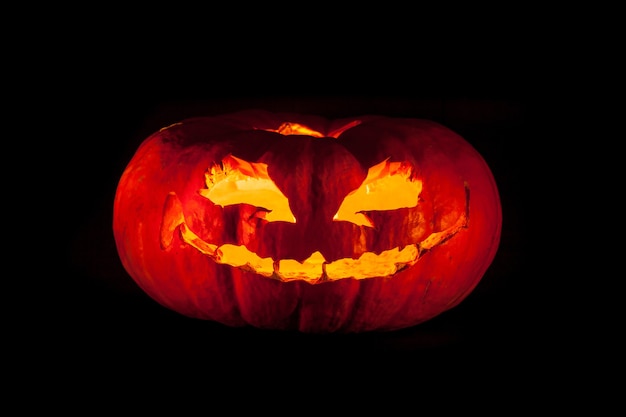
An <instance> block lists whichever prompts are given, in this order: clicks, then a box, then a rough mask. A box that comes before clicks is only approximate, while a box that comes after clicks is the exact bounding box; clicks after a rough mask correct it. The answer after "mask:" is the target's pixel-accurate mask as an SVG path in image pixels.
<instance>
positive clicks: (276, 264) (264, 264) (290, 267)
mask: <svg viewBox="0 0 626 417" xmlns="http://www.w3.org/2000/svg"><path fill="white" fill-rule="evenodd" d="M467 220H468V216H467V213H463V215H461V216H460V217H459V219H458V220H457V222H456V223H455V224H454V225H453V226H452V227H450V228H448V229H446V230H444V231H442V232H436V233H432V234H431V235H430V236H428V238H426V239H425V240H423V241H422V242H420V243H419V244H411V245H407V246H405V247H404V248H403V249H400V248H398V247H396V248H394V249H390V250H385V251H383V252H381V253H379V254H375V253H373V252H366V253H363V254H362V255H361V256H360V257H359V258H358V259H352V258H343V259H338V260H335V261H333V262H327V261H326V259H324V257H323V256H322V254H321V253H320V252H314V253H313V254H311V256H310V257H309V258H308V259H306V260H304V261H303V262H299V261H296V260H293V259H283V260H279V261H276V260H273V259H272V258H261V257H260V256H258V255H257V254H256V253H254V252H252V251H250V250H248V249H247V248H246V247H245V246H243V245H232V244H224V245H221V246H217V245H215V244H212V243H208V242H205V241H204V240H202V239H200V237H198V236H197V235H196V234H195V233H194V232H193V231H192V230H190V229H189V227H188V226H187V223H186V221H185V216H184V213H183V207H182V204H181V202H180V200H179V198H178V197H177V196H176V193H174V192H171V193H169V194H168V196H167V199H166V203H165V210H164V216H163V222H162V224H161V247H162V248H163V249H166V248H168V247H169V246H170V245H171V244H172V241H173V238H174V233H175V232H177V231H178V233H179V234H180V238H181V239H182V240H183V241H184V242H185V243H187V244H189V245H190V246H192V247H194V248H195V249H197V250H198V251H200V252H201V253H202V254H204V255H207V256H209V257H210V258H212V259H213V260H214V261H215V262H216V263H219V264H227V265H231V266H233V267H237V268H241V269H244V270H247V271H251V272H255V273H257V274H260V275H263V276H265V277H268V278H274V279H278V280H280V281H293V280H301V281H306V282H309V283H317V282H322V281H335V280H339V279H345V278H355V279H364V278H373V277H381V276H391V275H393V274H395V273H397V272H399V271H401V270H402V269H404V268H406V267H409V266H411V265H413V264H415V263H416V262H417V261H418V260H419V258H420V257H421V256H422V255H423V254H424V253H425V252H426V251H428V250H429V249H431V248H432V247H434V246H436V245H438V244H440V243H443V242H444V241H446V240H448V239H449V238H450V237H452V236H453V235H454V234H456V233H457V232H458V231H459V230H461V229H462V228H465V227H467Z"/></svg>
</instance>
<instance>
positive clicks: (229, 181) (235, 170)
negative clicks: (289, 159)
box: [199, 155, 296, 223]
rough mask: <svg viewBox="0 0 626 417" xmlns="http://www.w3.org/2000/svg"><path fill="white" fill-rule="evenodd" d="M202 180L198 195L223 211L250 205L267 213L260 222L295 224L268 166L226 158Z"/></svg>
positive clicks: (231, 157) (294, 219) (232, 157)
mask: <svg viewBox="0 0 626 417" xmlns="http://www.w3.org/2000/svg"><path fill="white" fill-rule="evenodd" d="M205 178H206V185H207V188H206V189H201V190H200V191H199V193H200V195H202V196H203V197H205V198H208V199H209V200H211V201H212V202H213V203H214V204H217V205H219V206H222V207H224V206H229V205H232V204H244V203H245V204H250V205H252V206H255V207H259V208H262V209H265V210H267V213H265V215H264V216H263V218H264V219H265V220H267V221H268V222H275V221H284V222H289V223H295V222H296V218H295V216H294V215H293V213H292V212H291V209H290V208H289V200H287V197H285V195H284V194H283V193H282V192H281V191H280V190H279V189H278V187H277V186H276V184H275V183H274V181H272V179H271V178H270V177H269V175H268V173H267V164H263V163H259V162H247V161H244V160H243V159H239V158H237V157H235V156H233V155H228V156H226V157H225V158H224V159H223V160H222V164H221V166H220V165H214V166H213V167H211V169H210V170H209V171H208V172H207V173H206V174H205Z"/></svg>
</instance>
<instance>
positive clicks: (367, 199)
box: [333, 158, 422, 227]
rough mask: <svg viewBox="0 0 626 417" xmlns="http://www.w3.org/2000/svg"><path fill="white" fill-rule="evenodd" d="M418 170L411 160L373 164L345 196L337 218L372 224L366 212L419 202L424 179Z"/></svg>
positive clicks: (361, 223)
mask: <svg viewBox="0 0 626 417" xmlns="http://www.w3.org/2000/svg"><path fill="white" fill-rule="evenodd" d="M414 171H415V170H414V169H413V165H411V164H410V163H407V162H390V161H389V158H387V159H385V160H384V161H382V162H380V163H378V164H376V165H374V166H372V167H370V169H369V170H368V172H367V177H366V178H365V180H363V182H362V183H361V185H360V186H359V187H358V188H357V189H355V190H353V191H352V192H350V193H349V194H348V195H347V196H346V197H345V198H344V200H343V202H342V203H341V206H340V207H339V209H338V210H337V213H336V214H335V215H334V217H333V220H340V221H341V220H343V221H350V222H352V223H355V224H357V225H361V226H369V227H372V226H373V225H372V223H371V221H370V220H369V219H368V218H367V216H366V215H365V214H363V212H367V211H381V210H395V209H399V208H409V207H415V206H417V203H418V197H419V195H420V193H421V192H422V181H421V180H419V179H417V178H416V177H415V175H414Z"/></svg>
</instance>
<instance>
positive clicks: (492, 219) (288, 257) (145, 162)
mask: <svg viewBox="0 0 626 417" xmlns="http://www.w3.org/2000/svg"><path fill="white" fill-rule="evenodd" d="M501 224H502V217H501V206H500V199H499V194H498V190H497V187H496V183H495V181H494V178H493V175H492V173H491V171H490V169H489V168H488V166H487V164H486V163H485V161H484V159H483V158H482V157H481V155H480V154H479V153H478V152H477V151H476V150H475V149H474V148H473V147H472V146H471V145H470V144H469V143H468V142H466V141H465V140H464V139H463V138H461V137H460V136H459V135H457V134H456V133H454V132H453V131H451V130H450V129H448V128H446V127H444V126H441V125H439V124H437V123H434V122H432V121H427V120H422V119H410V118H390V117H383V116H363V117H355V118H346V119H341V120H327V119H324V118H322V117H318V116H312V115H300V114H277V113H270V112H265V111H260V110H251V111H242V112H237V113H233V114H227V115H222V116H214V117H198V118H192V119H188V120H184V121H182V122H180V123H176V124H173V125H171V126H168V127H165V128H163V129H161V130H160V131H158V132H156V133H154V134H153V135H151V136H150V137H148V138H147V139H146V140H145V141H144V142H143V143H142V144H141V146H140V147H139V149H138V150H137V151H136V153H135V155H134V156H133V158H132V159H131V161H130V163H129V164H128V166H127V167H126V169H125V171H124V173H123V175H122V177H121V179H120V181H119V184H118V188H117V192H116V196H115V203H114V213H113V232H114V236H115V241H116V245H117V250H118V253H119V256H120V259H121V261H122V264H123V265H124V267H125V269H126V270H127V271H128V273H129V274H130V276H131V277H132V278H133V279H134V280H135V281H136V282H137V284H138V285H139V286H140V287H141V288H142V289H143V290H144V291H145V292H146V293H147V294H148V295H149V296H150V297H152V298H153V299H154V300H156V301H157V302H158V303H160V304H161V305H163V306H165V307H167V308H170V309H172V310H174V311H176V312H178V313H180V314H183V315H185V316H189V317H193V318H199V319H206V320H213V321H216V322H220V323H223V324H225V325H228V326H245V325H251V326H255V327H258V328H265V329H283V330H299V331H302V332H308V333H329V332H365V331H375V330H379V331H383V330H395V329H401V328H406V327H410V326H414V325H417V324H419V323H422V322H424V321H426V320H429V319H432V318H433V317H435V316H437V315H439V314H441V313H442V312H444V311H447V310H449V309H451V308H453V307H455V306H456V305H458V304H459V303H460V302H461V301H462V300H464V299H465V298H466V297H467V296H468V295H469V294H470V293H471V291H472V290H473V289H474V288H475V287H476V285H477V284H478V282H479V281H480V280H481V278H482V277H483V275H484V273H485V271H486V270H487V268H488V267H489V265H490V264H491V262H492V260H493V258H494V256H495V253H496V250H497V248H498V245H499V241H500V233H501Z"/></svg>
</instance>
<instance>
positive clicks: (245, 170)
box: [161, 121, 469, 283]
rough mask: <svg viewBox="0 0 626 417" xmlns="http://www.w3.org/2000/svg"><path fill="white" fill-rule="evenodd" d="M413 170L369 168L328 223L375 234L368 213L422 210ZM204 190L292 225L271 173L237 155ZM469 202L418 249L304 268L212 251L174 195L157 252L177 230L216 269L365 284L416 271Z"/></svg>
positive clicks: (292, 129) (240, 248) (290, 126)
mask: <svg viewBox="0 0 626 417" xmlns="http://www.w3.org/2000/svg"><path fill="white" fill-rule="evenodd" d="M358 123H359V122H358V121H356V122H351V123H349V124H347V125H345V126H342V127H341V128H339V129H337V130H336V131H334V132H332V133H331V134H329V135H328V136H330V137H338V136H339V135H340V134H341V133H342V132H343V131H345V130H346V129H349V128H351V127H353V126H355V125H356V124H358ZM273 131H274V132H278V133H281V134H283V135H308V136H313V137H324V135H322V134H321V133H320V132H317V131H314V130H312V129H310V128H308V127H306V126H303V125H300V124H296V123H284V124H283V125H282V126H281V127H280V128H279V129H277V130H273ZM414 171H415V170H414V167H413V166H411V164H409V163H406V162H402V161H390V160H389V159H386V160H383V161H381V162H380V163H378V164H376V165H374V166H372V167H370V168H369V169H368V173H367V176H366V178H365V179H364V180H363V182H362V183H361V185H360V186H359V187H358V188H356V189H355V190H353V191H352V192H350V193H349V194H348V195H347V196H346V197H345V198H344V199H343V202H342V203H341V205H340V207H339V209H338V210H337V212H336V213H335V215H334V216H333V219H332V220H333V221H346V222H351V223H354V224H356V225H358V226H363V227H374V224H373V223H372V221H371V219H370V218H369V217H368V216H367V214H366V213H367V212H371V211H384V210H395V209H400V208H411V207H415V206H417V205H418V204H419V195H420V193H421V191H422V181H421V180H420V179H419V178H417V177H415V176H414V174H413V173H414ZM205 183H206V188H203V189H201V190H199V194H200V195H201V196H203V197H204V198H206V199H208V200H210V201H211V202H212V203H213V204H216V205H219V206H222V207H225V206H229V205H235V204H249V205H251V206H254V207H256V208H257V210H256V212H255V214H254V215H255V216H257V217H260V218H262V219H263V220H264V221H267V222H289V223H297V221H298V219H297V218H296V217H295V216H294V214H293V213H292V211H291V208H290V206H289V200H288V198H287V197H286V196H285V195H284V194H283V193H282V192H281V190H280V189H279V188H278V187H277V185H276V184H275V182H274V181H273V180H272V178H271V177H270V176H269V174H268V166H267V164H264V163H259V162H248V161H245V160H243V159H241V158H238V157H236V156H234V155H228V156H226V157H224V158H223V159H222V161H221V163H220V164H215V165H214V166H212V167H210V168H209V169H208V170H207V172H206V173H205ZM468 211H469V201H468V202H467V207H466V210H465V212H464V213H461V215H460V216H459V218H458V219H457V221H456V222H455V223H454V224H453V225H452V226H451V227H449V228H448V229H446V230H444V231H441V232H436V233H432V234H431V235H430V236H428V237H427V238H426V239H424V240H422V241H421V242H420V243H417V244H410V245H406V246H404V247H403V248H399V247H396V248H393V249H390V250H385V251H382V252H381V253H378V254H376V253H372V252H365V253H363V254H362V255H361V256H360V257H359V258H358V259H353V258H343V259H338V260H335V261H333V262H327V261H326V259H324V257H323V255H322V254H321V253H320V252H314V253H311V255H310V257H309V258H308V259H306V260H304V261H303V262H299V261H297V260H293V259H280V260H275V259H272V258H261V257H260V256H258V255H257V254H256V253H254V252H252V251H250V250H249V249H247V248H246V247H245V245H233V244H223V245H220V246H218V245H215V244H213V243H210V242H206V241H204V240H202V239H201V238H200V237H199V236H198V235H196V234H195V233H194V232H193V231H192V230H191V229H190V228H189V227H188V225H187V222H186V221H185V215H184V209H183V207H182V204H181V202H180V200H179V199H178V197H177V196H176V194H175V193H174V192H171V193H170V194H169V195H168V196H167V199H166V204H165V210H164V216H163V221H162V225H161V245H162V247H163V248H167V247H169V246H170V245H171V244H172V241H173V236H174V233H175V232H176V231H177V230H178V231H179V233H180V236H181V238H182V239H183V241H184V242H186V243H187V244H189V245H191V246H192V247H194V248H195V249H197V250H198V251H200V252H201V253H203V254H204V255H207V256H209V257H211V258H212V259H213V260H214V261H215V262H217V263H221V264H228V265H231V266H233V267H239V268H244V269H246V270H249V271H253V272H255V273H258V274H261V275H263V276H266V277H272V278H275V279H279V280H281V281H289V280H296V279H297V280H304V281H307V282H310V283H315V282H318V281H320V280H338V279H343V278H355V279H365V278H372V277H377V276H389V275H393V274H394V273H396V272H397V271H399V270H401V269H403V268H405V267H407V266H410V265H413V264H414V263H415V262H417V260H418V259H419V257H420V255H421V254H422V253H423V251H424V250H427V249H430V248H432V247H433V246H435V245H437V244H438V243H441V242H443V241H444V240H446V239H448V238H449V237H450V236H452V235H453V234H455V233H456V232H457V231H459V230H460V229H461V228H463V227H466V226H467V218H468Z"/></svg>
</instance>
